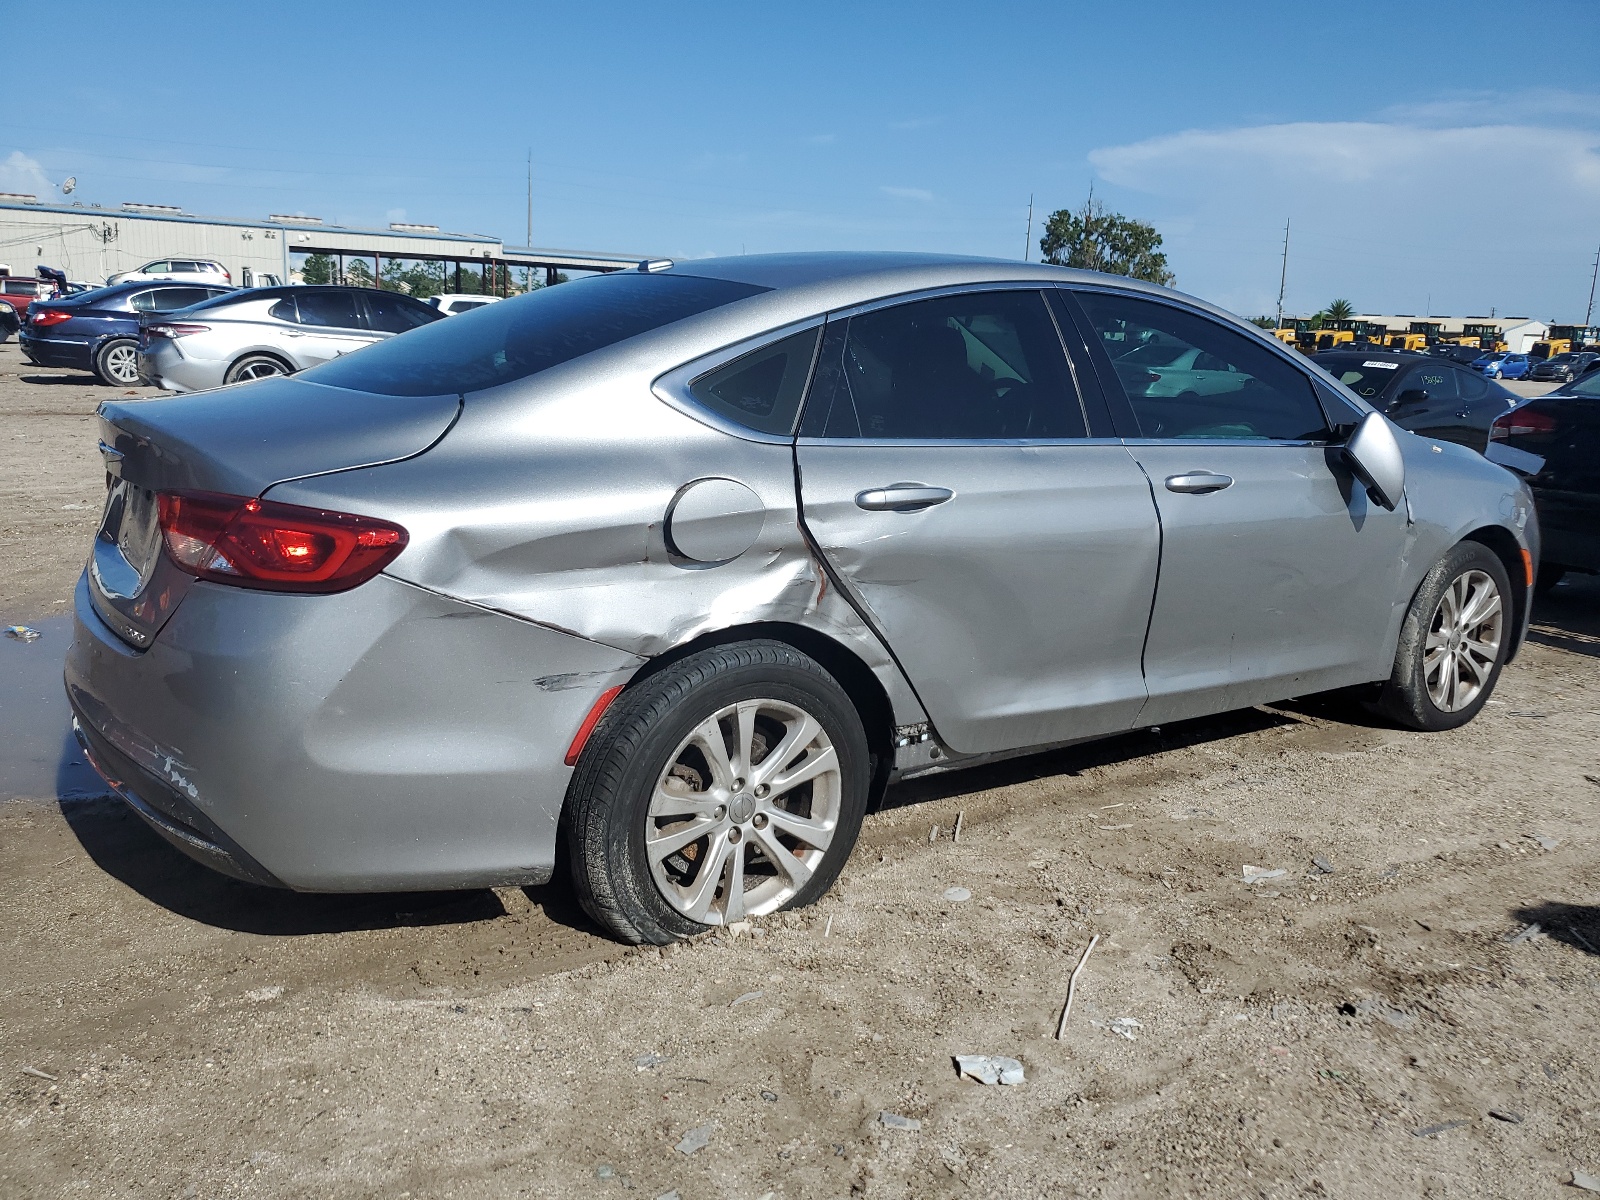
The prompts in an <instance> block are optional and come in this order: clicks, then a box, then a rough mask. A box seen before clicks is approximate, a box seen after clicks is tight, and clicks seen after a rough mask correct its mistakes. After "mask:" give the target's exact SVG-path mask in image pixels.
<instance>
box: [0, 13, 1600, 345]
mask: <svg viewBox="0 0 1600 1200" xmlns="http://www.w3.org/2000/svg"><path fill="white" fill-rule="evenodd" d="M1596 8H1597V5H1596V0H1540V2H1539V3H1532V4H1520V3H1512V2H1506V0H1502V2H1500V3H1494V4H1489V3H1478V2H1476V0H1451V2H1448V3H1411V4H1403V5H1402V4H1394V3H1381V4H1380V3H1366V2H1364V0H1342V2H1341V3H1340V4H1337V5H1332V6H1323V7H1321V8H1320V9H1319V8H1318V7H1317V6H1312V7H1311V8H1307V7H1306V6H1303V5H1294V4H1283V5H1272V4H1262V3H1260V2H1259V0H1255V2H1252V3H1232V2H1231V0H1213V2H1211V3H1177V2H1165V3H1163V2H1161V0H1149V2H1147V3H1144V4H1140V5H1130V4H1108V3H1103V4H1078V3H1056V4H1030V3H987V4H983V5H975V4H964V5H948V4H940V3H920V4H898V3H897V4H875V5H859V4H835V3H811V4H807V5H803V6H802V5H792V4H778V3H769V4H694V3H688V4H676V5H663V4H637V5H635V4H607V3H603V2H596V3H590V4H587V5H572V4H563V5H545V4H534V3H523V4H490V3H482V4H473V3H454V4H440V3H437V2H434V3H428V4H413V3H408V2H402V0H391V2H389V3H385V4H355V3H328V2H324V3H321V4H307V3H300V2H298V0H277V2H275V3H273V4H271V5H250V6H246V5H239V4H228V3H208V4H185V3H166V4H161V5H156V6H149V5H146V6H135V7H132V8H130V7H129V6H127V5H126V4H116V5H102V4H97V3H93V2H89V3H79V4H76V5H73V6H71V7H70V8H68V9H63V8H61V7H60V6H50V5H38V4H35V5H28V6H20V5H19V6H13V7H12V8H11V11H9V12H8V14H7V16H6V23H5V40H6V42H7V43H8V45H9V49H10V57H11V59H12V60H13V61H14V62H28V63H30V64H34V65H35V66H36V67H37V68H38V69H39V70H40V72H41V75H40V78H39V80H38V85H37V86H36V87H29V88H26V89H23V91H17V92H14V94H13V100H14V103H13V104H12V106H11V108H10V114H11V119H10V120H9V121H8V122H7V124H6V127H5V130H4V131H3V132H0V190H5V191H34V192H39V193H41V194H52V193H51V189H52V187H53V186H54V185H56V184H59V183H60V182H61V181H62V180H63V179H65V178H66V177H67V176H69V175H71V176H75V177H76V178H77V180H78V184H79V190H78V193H77V195H76V196H75V197H74V198H75V199H82V200H85V201H92V202H98V203H103V204H108V205H115V204H120V203H122V202H123V201H129V200H133V201H144V202H150V203H169V204H178V205H182V206H183V207H184V208H185V209H187V210H189V211H192V212H203V213H218V214H229V215H232V214H241V215H245V214H252V215H264V214H266V213H268V212H304V213H310V214H314V215H317V216H321V217H323V218H324V219H327V220H337V221H345V222H351V223H358V224H373V225H382V224H384V223H386V222H388V221H391V220H405V221H416V222H427V223H432V224H438V225H440V226H442V227H444V228H446V229H450V230H458V231H467V232H484V233H490V234H495V235H498V236H500V237H503V238H504V239H505V240H506V241H508V242H513V243H517V242H521V241H522V240H523V235H524V223H525V220H526V215H525V211H526V199H525V192H526V155H527V152H528V150H529V149H530V148H531V150H532V152H533V158H534V203H533V209H534V211H533V218H534V232H533V240H534V243H535V244H536V245H546V246H560V247H577V248H596V249H616V250H626V251H637V252H639V253H641V254H643V253H649V254H653V255H655V254H665V255H670V256H674V257H680V258H681V257H692V256H700V255H708V254H738V253H740V252H741V251H746V252H749V253H757V252H761V251H773V250H801V249H828V248H881V249H918V250H932V251H951V252H964V253H976V254H988V255H996V256H1002V257H1008V258H1016V257H1020V256H1021V255H1022V252H1023V247H1024V238H1025V230H1026V226H1025V222H1026V217H1027V205H1028V197H1029V194H1030V193H1032V194H1033V196H1034V201H1035V213H1036V218H1037V217H1042V215H1043V214H1045V213H1048V212H1049V211H1051V210H1052V209H1055V208H1060V207H1064V206H1071V205H1075V204H1077V203H1080V202H1081V201H1082V200H1083V198H1084V195H1085V193H1086V191H1087V189H1088V188H1089V186H1090V184H1091V183H1093V185H1094V188H1095V193H1096V195H1097V196H1100V197H1102V198H1103V199H1104V200H1105V201H1106V202H1107V203H1108V204H1109V205H1110V206H1111V207H1112V208H1115V209H1117V210H1120V211H1122V212H1125V213H1128V214H1130V215H1133V216H1137V217H1140V218H1143V219H1145V220H1149V221H1151V222H1153V223H1154V224H1155V225H1156V227H1157V228H1158V229H1159V230H1160V231H1161V232H1162V234H1163V236H1164V237H1165V238H1166V241H1167V249H1168V252H1169V259H1170V263H1171V266H1172V268H1173V269H1174V270H1175V272H1176V274H1177V276H1178V286H1179V287H1180V288H1182V289H1184V290H1185V291H1190V292H1194V293H1196V294H1198V295H1202V296H1205V297H1207V298H1208V299H1212V300H1215V301H1217V302H1219V303H1222V304H1224V305H1226V306H1228V307H1230V308H1233V309H1235V310H1237V311H1241V312H1246V313H1255V312H1261V311H1271V310H1272V309H1273V308H1274V307H1275V304H1276V299H1277V292H1278V269H1279V254H1280V251H1281V247H1282V237H1283V224H1284V220H1285V218H1290V219H1291V220H1292V222H1293V231H1292V235H1291V242H1290V257H1289V280H1288V295H1287V299H1286V306H1287V307H1288V309H1289V310H1290V311H1299V312H1309V311H1312V310H1314V309H1316V308H1318V307H1320V306H1322V305H1323V304H1325V303H1326V302H1327V301H1329V300H1331V299H1333V298H1334V297H1336V296H1340V297H1347V298H1349V299H1350V300H1351V301H1353V302H1354V303H1355V304H1356V306H1357V308H1358V309H1360V310H1363V311H1385V312H1414V313H1418V314H1421V313H1423V312H1425V311H1431V312H1434V313H1446V314H1456V315H1461V314H1465V313H1479V312H1482V313H1487V312H1488V311H1489V310H1490V308H1491V307H1494V308H1495V309H1497V310H1498V311H1499V312H1500V313H1519V314H1523V313H1525V314H1530V315H1534V316H1537V317H1541V318H1544V319H1549V318H1552V317H1556V318H1559V319H1562V320H1581V319H1582V316H1583V310H1584V306H1585V304H1586V303H1587V300H1588V293H1589V266H1590V263H1591V262H1592V260H1593V257H1594V254H1595V250H1596V247H1597V244H1600V22H1597V21H1596V19H1595V18H1596ZM1317 12H1322V13H1326V14H1328V15H1321V16H1315V17H1313V16H1310V15H1308V14H1312V13H1317ZM52 69H56V70H58V72H59V74H58V75H55V76H52V75H51V74H49V72H50V71H51V70H52ZM24 92H25V93H26V98H25V99H24V98H23V97H24ZM1038 225H1039V221H1038V219H1036V221H1035V225H1034V239H1035V241H1034V244H1033V247H1032V253H1033V256H1034V257H1037V254H1038V251H1037V240H1036V239H1037V237H1038V233H1039V228H1038Z"/></svg>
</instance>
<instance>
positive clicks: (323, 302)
mask: <svg viewBox="0 0 1600 1200" xmlns="http://www.w3.org/2000/svg"><path fill="white" fill-rule="evenodd" d="M296 300H297V301H298V302H299V307H300V324H302V325H323V326H328V327H331V328H334V329H359V328H361V317H360V316H359V315H358V314H357V313H356V297H355V293H354V292H307V293H305V294H303V295H300V296H297V297H296Z"/></svg>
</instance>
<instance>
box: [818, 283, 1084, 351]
mask: <svg viewBox="0 0 1600 1200" xmlns="http://www.w3.org/2000/svg"><path fill="white" fill-rule="evenodd" d="M1056 286H1058V285H1057V284H1056V283H1055V282H1054V281H1052V280H1042V279H1019V280H1013V281H1007V280H993V279H987V280H984V281H983V282H981V283H949V284H941V285H940V286H939V287H934V288H918V289H917V290H916V291H913V292H897V293H896V294H895V295H893V296H878V297H876V298H875V299H872V300H863V301H861V303H859V304H852V305H850V306H849V307H848V308H836V309H834V310H833V311H831V312H829V313H828V314H827V316H828V320H830V321H844V320H848V319H849V318H851V317H859V316H861V315H862V314H864V313H869V312H875V311H876V310H878V309H880V308H894V307H897V306H898V305H901V304H915V303H917V302H918V301H919V300H937V299H939V297H941V296H965V295H970V294H971V293H973V292H1038V293H1039V295H1040V298H1041V299H1042V298H1043V296H1044V293H1045V290H1046V289H1047V288H1051V287H1056ZM1046 307H1048V305H1047V306H1046ZM1051 316H1052V317H1054V314H1053V313H1052V314H1051ZM1064 350H1065V347H1063V351H1064Z"/></svg>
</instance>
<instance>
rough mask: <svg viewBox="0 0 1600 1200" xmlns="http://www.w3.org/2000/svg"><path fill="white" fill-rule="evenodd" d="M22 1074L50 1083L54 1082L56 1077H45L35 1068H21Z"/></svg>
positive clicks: (45, 1075)
mask: <svg viewBox="0 0 1600 1200" xmlns="http://www.w3.org/2000/svg"><path fill="white" fill-rule="evenodd" d="M22 1073H23V1074H24V1075H32V1076H33V1077H34V1078H35V1079H47V1080H49V1081H50V1082H51V1083H55V1082H56V1077H55V1076H54V1075H47V1074H45V1073H44V1072H43V1071H41V1070H39V1069H37V1068H36V1067H23V1068H22Z"/></svg>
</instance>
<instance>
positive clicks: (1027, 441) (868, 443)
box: [793, 437, 1193, 450]
mask: <svg viewBox="0 0 1600 1200" xmlns="http://www.w3.org/2000/svg"><path fill="white" fill-rule="evenodd" d="M793 440H794V444H795V445H796V446H800V447H806V446H860V447H862V448H863V449H868V448H876V449H879V450H889V449H896V448H899V449H916V450H931V449H934V448H935V447H951V446H964V447H966V448H968V449H972V448H975V447H983V446H988V447H1000V448H1004V447H1010V448H1012V449H1014V450H1027V449H1030V448H1032V447H1035V446H1046V447H1048V446H1121V445H1123V444H1124V443H1123V441H1122V439H1121V438H1114V437H1107V438H1094V437H1081V438H824V437H802V438H795V439H793ZM1190 444H1191V445H1192V444H1193V443H1190Z"/></svg>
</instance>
